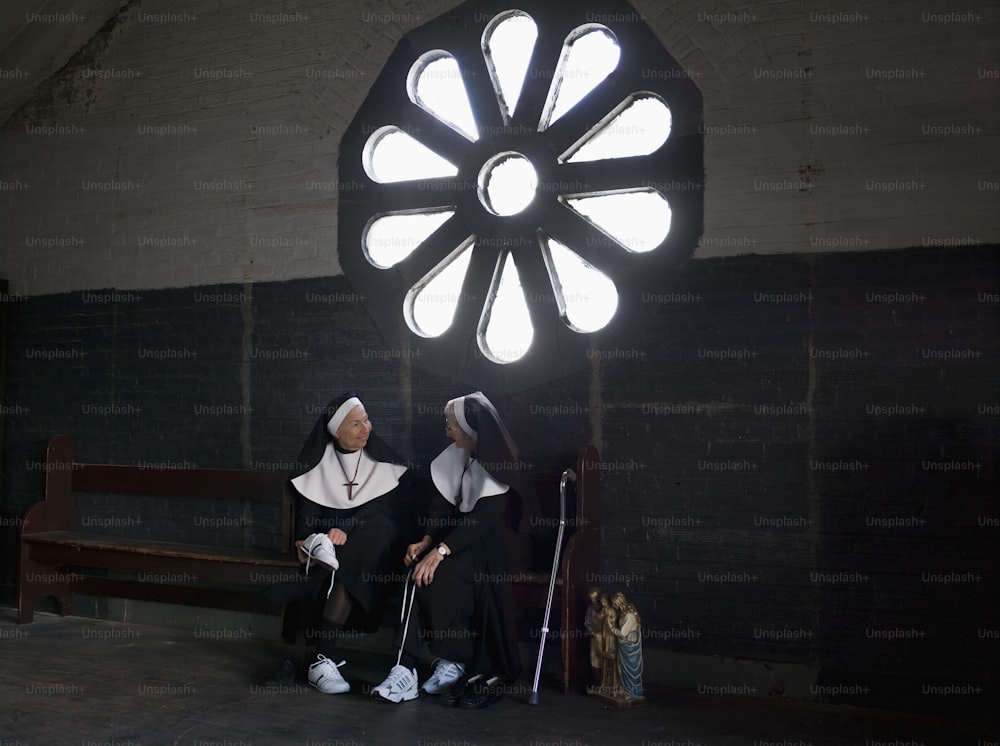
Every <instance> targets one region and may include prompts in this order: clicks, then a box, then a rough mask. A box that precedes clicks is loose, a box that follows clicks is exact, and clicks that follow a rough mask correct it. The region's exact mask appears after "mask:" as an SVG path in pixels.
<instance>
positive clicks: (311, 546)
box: [302, 534, 343, 665]
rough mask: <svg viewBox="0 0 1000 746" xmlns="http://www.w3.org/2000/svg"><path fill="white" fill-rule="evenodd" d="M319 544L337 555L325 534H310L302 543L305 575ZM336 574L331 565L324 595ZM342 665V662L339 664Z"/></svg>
mask: <svg viewBox="0 0 1000 746" xmlns="http://www.w3.org/2000/svg"><path fill="white" fill-rule="evenodd" d="M317 544H319V545H320V548H326V549H327V551H329V552H330V553H331V554H333V555H334V556H335V557H336V555H337V553H336V551H334V548H333V542H332V541H330V537H329V536H327V535H326V534H313V535H312V536H310V537H308V538H306V542H305V543H304V544H303V545H302V547H303V549H305V552H306V575H308V574H309V563H310V562H311V561H312V560H313V559H314V558H315V556H316V551H317V550H316V545H317ZM328 544H329V546H327V545H328ZM336 574H337V571H336V570H334V569H333V568H332V567H331V568H330V587H329V588H327V589H326V597H327V598H330V594H331V593H333V579H334V576H335V575H336ZM341 665H343V664H341Z"/></svg>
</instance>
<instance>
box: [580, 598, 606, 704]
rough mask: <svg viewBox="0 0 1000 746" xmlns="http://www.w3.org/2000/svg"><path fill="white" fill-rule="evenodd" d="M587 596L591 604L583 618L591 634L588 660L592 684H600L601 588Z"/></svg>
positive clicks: (587, 630) (586, 628)
mask: <svg viewBox="0 0 1000 746" xmlns="http://www.w3.org/2000/svg"><path fill="white" fill-rule="evenodd" d="M587 598H588V599H589V600H590V605H589V606H588V607H587V615H586V617H585V618H584V620H583V628H584V629H585V630H586V632H587V634H588V635H589V636H590V652H589V654H588V660H589V662H590V685H591V686H599V685H600V683H601V634H602V630H601V627H602V624H603V617H602V610H601V589H600V588H598V587H597V586H596V585H595V586H592V587H591V588H590V589H589V590H588V591H587Z"/></svg>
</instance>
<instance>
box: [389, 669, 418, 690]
mask: <svg viewBox="0 0 1000 746" xmlns="http://www.w3.org/2000/svg"><path fill="white" fill-rule="evenodd" d="M411 673H412V672H411V671H410V670H409V669H408V668H407V667H406V666H393V667H392V670H391V671H390V672H389V676H388V677H387V678H386V680H385V685H386V686H388V687H390V688H392V687H394V686H396V685H397V684H398V683H399V682H400V679H403V678H405V677H407V676H409V675H411Z"/></svg>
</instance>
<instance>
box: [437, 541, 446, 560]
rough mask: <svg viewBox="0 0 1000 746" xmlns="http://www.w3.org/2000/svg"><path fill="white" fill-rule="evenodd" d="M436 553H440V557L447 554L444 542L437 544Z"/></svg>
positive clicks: (442, 557)
mask: <svg viewBox="0 0 1000 746" xmlns="http://www.w3.org/2000/svg"><path fill="white" fill-rule="evenodd" d="M438 554H440V555H441V559H444V558H445V557H447V556H448V550H447V548H446V547H445V545H444V544H438Z"/></svg>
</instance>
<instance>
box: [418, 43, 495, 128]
mask: <svg viewBox="0 0 1000 746" xmlns="http://www.w3.org/2000/svg"><path fill="white" fill-rule="evenodd" d="M406 92H407V94H408V95H409V96H410V101H412V102H413V103H415V104H416V105H417V106H419V107H420V108H421V109H423V110H424V111H426V112H427V113H429V114H430V115H431V116H433V117H435V118H437V119H438V120H440V121H441V122H443V123H444V124H447V125H448V126H449V127H451V128H452V129H453V130H455V131H456V132H458V133H459V134H460V135H462V136H463V137H465V138H466V139H468V140H470V141H472V142H475V141H476V140H478V139H479V130H478V128H477V127H476V119H475V116H474V115H473V113H472V104H470V103H469V94H468V92H467V91H466V90H465V82H464V81H463V76H462V70H461V68H459V66H458V60H456V59H455V57H454V56H453V55H451V54H449V53H448V52H445V51H443V50H440V49H436V50H434V51H433V52H427V53H426V54H423V55H421V56H420V58H419V59H418V60H417V61H416V62H414V63H413V65H412V66H411V67H410V74H409V75H408V76H407V78H406Z"/></svg>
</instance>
